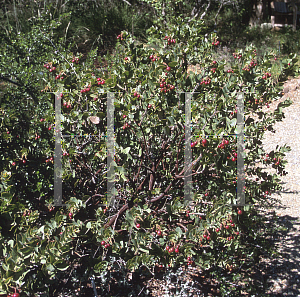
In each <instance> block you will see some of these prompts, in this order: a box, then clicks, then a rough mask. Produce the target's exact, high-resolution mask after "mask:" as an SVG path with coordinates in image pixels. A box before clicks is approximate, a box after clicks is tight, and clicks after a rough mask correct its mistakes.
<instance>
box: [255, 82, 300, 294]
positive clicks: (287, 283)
mask: <svg viewBox="0 0 300 297" xmlns="http://www.w3.org/2000/svg"><path fill="white" fill-rule="evenodd" d="M284 93H285V95H284V96H283V98H282V100H280V101H283V100H284V99H285V98H289V99H291V100H292V101H293V104H292V105H291V106H289V107H287V108H284V109H283V112H284V114H285V119H283V121H282V122H277V123H276V124H275V125H274V130H275V131H276V132H275V133H272V132H269V131H267V132H266V133H265V135H264V139H263V147H264V149H265V151H266V152H269V151H271V150H275V149H276V145H279V146H283V145H284V144H287V145H288V146H290V147H291V151H290V152H288V153H287V154H286V160H287V161H288V164H287V165H286V169H285V171H287V172H288V174H287V175H286V176H282V177H281V176H280V179H281V180H282V183H281V184H282V187H283V189H282V190H281V191H279V192H277V193H274V194H273V195H272V197H274V198H279V199H280V201H281V203H282V205H278V206H276V207H274V210H275V212H276V214H277V215H278V222H279V224H280V225H281V226H283V227H284V228H285V229H286V230H283V231H281V232H280V234H277V238H276V240H275V244H276V245H277V246H278V247H279V255H277V256H274V258H272V259H264V258H262V262H261V264H260V265H261V267H260V271H261V274H262V278H263V280H264V283H265V284H266V285H267V284H268V285H267V287H269V285H270V288H269V290H268V291H267V292H266V293H267V296H300V78H298V79H293V80H290V81H288V82H287V83H286V84H285V87H284ZM278 103H279V102H278V101H277V102H273V103H272V104H271V105H270V108H269V110H270V111H273V110H274V109H275V108H276V107H277V105H278ZM263 110H264V111H265V110H267V108H264V109H263ZM267 171H268V172H269V173H271V172H272V173H274V172H275V171H274V170H273V169H268V170H267Z"/></svg>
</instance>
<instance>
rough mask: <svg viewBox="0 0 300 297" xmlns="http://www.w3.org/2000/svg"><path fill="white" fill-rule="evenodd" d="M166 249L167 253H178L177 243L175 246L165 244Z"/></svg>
mask: <svg viewBox="0 0 300 297" xmlns="http://www.w3.org/2000/svg"><path fill="white" fill-rule="evenodd" d="M166 251H167V252H168V253H169V254H172V253H173V252H175V253H176V254H178V253H179V245H177V246H176V247H170V246H168V245H167V246H166Z"/></svg>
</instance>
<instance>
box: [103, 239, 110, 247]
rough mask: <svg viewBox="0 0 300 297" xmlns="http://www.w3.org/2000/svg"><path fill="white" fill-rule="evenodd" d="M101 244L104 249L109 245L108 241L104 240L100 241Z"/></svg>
mask: <svg viewBox="0 0 300 297" xmlns="http://www.w3.org/2000/svg"><path fill="white" fill-rule="evenodd" d="M101 245H102V246H103V247H105V248H106V249H107V248H109V247H110V244H109V243H108V242H105V241H104V240H102V241H101Z"/></svg>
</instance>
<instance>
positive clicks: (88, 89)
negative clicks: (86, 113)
mask: <svg viewBox="0 0 300 297" xmlns="http://www.w3.org/2000/svg"><path fill="white" fill-rule="evenodd" d="M90 90H91V85H88V87H87V88H84V89H82V90H80V93H88V92H89V91H90Z"/></svg>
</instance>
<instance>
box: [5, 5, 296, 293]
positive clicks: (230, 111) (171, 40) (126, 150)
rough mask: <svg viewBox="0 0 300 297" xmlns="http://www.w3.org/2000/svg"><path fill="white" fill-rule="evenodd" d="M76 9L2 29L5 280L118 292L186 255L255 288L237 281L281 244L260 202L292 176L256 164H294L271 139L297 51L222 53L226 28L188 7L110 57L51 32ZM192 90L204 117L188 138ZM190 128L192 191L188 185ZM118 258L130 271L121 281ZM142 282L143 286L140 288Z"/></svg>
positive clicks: (184, 260) (28, 287)
mask: <svg viewBox="0 0 300 297" xmlns="http://www.w3.org/2000/svg"><path fill="white" fill-rule="evenodd" d="M175 2H176V1H175ZM175 2H174V3H175ZM179 2H180V1H179ZM47 15H48V17H47ZM68 17H69V15H68V14H65V15H62V16H61V19H60V20H59V21H57V20H51V18H52V17H51V18H50V17H49V14H45V15H43V16H42V17H41V18H37V19H36V20H34V24H33V26H32V28H31V30H30V32H26V34H22V33H19V34H16V33H14V32H13V31H12V32H11V33H10V34H7V33H6V32H2V33H1V39H2V40H1V41H2V44H3V43H4V44H5V46H2V47H1V56H0V58H1V60H0V67H1V79H2V81H3V83H2V85H1V117H0V120H1V123H0V129H1V138H0V144H1V151H2V152H3V153H2V155H1V174H2V175H1V205H0V210H1V212H0V224H1V236H0V242H1V245H2V251H1V254H0V258H1V261H2V264H1V267H0V271H1V272H0V273H1V280H0V290H1V293H9V292H12V291H13V288H16V289H17V290H18V291H20V292H21V291H22V294H24V296H28V295H29V294H39V293H47V294H49V295H50V296H58V294H59V293H60V292H62V290H63V286H62V285H64V287H65V289H64V290H66V291H65V293H66V292H68V293H69V294H74V293H75V291H76V290H78V288H80V289H81V291H82V290H84V287H86V285H87V283H89V282H90V279H91V277H92V278H93V279H95V282H96V284H97V286H98V294H100V295H101V296H110V294H117V288H118V287H120V288H123V290H124V288H126V290H129V289H128V287H130V282H129V281H127V280H126V272H127V271H134V272H135V273H136V274H138V275H140V274H143V273H144V274H147V273H148V274H152V275H154V276H155V275H157V274H158V273H161V272H163V273H168V271H169V270H170V269H174V271H179V269H180V268H181V267H184V266H197V267H199V268H201V269H202V270H207V271H209V272H211V273H212V274H213V275H214V277H216V278H217V279H218V280H219V281H220V285H219V286H218V289H219V292H220V294H222V295H224V296H225V295H226V296H229V294H231V295H240V294H241V293H242V292H248V293H253V292H256V290H257V288H255V287H252V286H248V287H247V286H242V285H240V283H239V282H240V281H243V279H242V274H241V271H242V267H243V266H247V265H251V263H253V261H256V260H257V259H258V256H259V254H260V253H261V252H262V251H267V252H268V251H270V252H271V246H270V245H269V242H268V241H267V240H266V237H265V236H266V234H262V233H260V227H261V226H260V224H263V223H262V222H261V218H259V216H258V215H257V213H258V207H261V206H265V207H268V206H270V204H271V203H272V202H273V200H272V199H271V198H270V194H271V193H272V192H274V191H277V190H278V189H280V185H279V177H278V176H277V175H273V176H270V175H268V174H266V173H265V172H263V171H262V170H261V169H260V168H258V167H256V166H255V164H256V163H257V162H259V161H262V162H263V163H264V164H267V165H271V166H272V167H273V168H275V169H276V170H277V173H278V174H279V175H282V174H285V171H284V167H285V164H286V161H285V160H284V156H285V153H286V152H287V151H288V150H289V148H288V147H278V148H277V149H276V151H271V152H264V150H263V148H262V143H261V139H262V137H263V133H264V131H266V130H267V129H269V130H272V126H273V124H274V123H275V122H276V121H280V120H282V118H283V117H284V115H283V112H282V108H284V107H286V106H289V105H290V104H291V101H289V100H286V101H285V102H284V103H281V104H280V105H279V107H278V108H277V109H276V110H275V112H274V113H271V114H267V113H264V112H262V111H261V107H262V106H263V105H267V104H268V103H270V102H271V101H273V100H276V99H278V98H280V97H281V95H282V93H281V84H280V82H282V81H284V80H285V79H286V78H287V76H288V75H292V74H293V73H294V70H295V63H296V62H297V59H296V58H295V56H294V55H292V54H291V55H290V56H289V57H288V58H286V59H285V60H283V61H278V60H276V56H275V55H274V53H269V54H268V55H265V56H263V57H257V55H256V49H255V48H254V47H253V46H249V47H247V48H246V49H245V50H237V51H236V52H235V53H234V59H233V62H232V64H229V63H228V61H225V60H220V59H217V58H216V54H215V51H216V49H217V48H218V46H219V42H218V37H217V36H216V35H215V34H214V33H213V34H206V35H205V34H204V32H205V30H206V29H205V27H204V24H203V22H202V21H199V20H197V19H196V18H195V19H193V20H189V19H186V18H184V17H180V16H178V15H177V16H176V21H175V19H170V20H168V26H167V27H168V28H167V29H166V28H165V27H164V26H163V27H159V26H152V27H151V28H150V29H149V30H148V31H147V41H146V42H143V43H142V42H140V41H138V40H137V39H136V38H134V36H132V35H131V34H130V33H129V32H127V31H122V32H121V33H120V34H119V35H118V36H116V40H117V45H116V48H115V51H114V52H113V53H112V54H107V55H106V56H105V63H104V62H102V61H101V60H100V59H99V58H98V57H97V49H95V50H93V51H91V52H89V54H88V56H83V55H82V54H78V53H73V52H70V51H69V50H67V49H65V48H64V46H62V45H63V44H64V43H63V40H61V39H59V38H57V39H55V38H52V35H53V34H54V32H55V30H59V27H60V25H61V24H62V23H63V19H64V18H68ZM49 18H50V21H47V20H49ZM276 63H278V64H279V63H280V66H281V68H280V75H279V76H278V77H277V79H276V80H275V79H273V76H272V69H273V67H274V65H275V64H276ZM7 65H9V67H8V66H7ZM99 65H100V66H99ZM191 69H193V71H191ZM239 93H242V94H243V96H244V98H245V100H244V102H245V107H244V108H245V136H246V137H245V148H246V150H247V154H246V155H245V159H244V162H245V173H246V181H245V182H246V188H245V197H246V206H232V204H236V171H237V169H236V158H237V151H236V138H235V136H233V135H235V134H236V131H237V130H236V101H237V96H238V94H239ZM187 95H190V96H191V121H192V127H193V129H192V137H191V139H188V140H187V141H186V140H185V125H186V123H185V120H186V119H185V104H186V96H187ZM108 96H113V97H114V126H115V130H114V133H115V140H114V143H115V156H114V161H113V165H114V168H115V172H116V180H115V186H116V197H115V203H110V204H109V203H108V201H107V195H106V194H107V193H106V192H107V187H106V185H107V177H106V173H107V171H108V168H107V159H108V154H107V149H106V147H107V141H106V138H105V135H106V133H107V126H106V125H107V114H108V112H110V111H108V110H107V101H108ZM57 97H58V98H59V99H60V100H61V102H62V116H61V123H62V125H61V129H62V133H63V134H64V135H68V136H70V137H64V138H63V141H62V151H63V157H62V163H63V203H64V204H66V205H65V206H63V207H59V206H56V205H54V201H53V193H54V170H53V169H54V163H53V161H54V138H53V136H54V122H55V100H57V99H55V98H57ZM254 114H257V115H258V116H259V119H258V120H254V118H253V116H252V115H254ZM91 116H92V117H93V118H91ZM72 134H73V137H72ZM186 142H188V146H190V148H189V149H190V150H192V156H193V160H192V161H193V167H192V175H193V185H194V186H193V199H192V200H193V203H187V201H186V199H185V187H184V179H183V177H184V173H185V171H186V169H185V167H184V161H185V160H184V156H185V150H186V149H187V148H186V146H185V143H186ZM266 154H267V155H266ZM228 267H229V268H228ZM228 270H230V272H233V274H231V273H230V274H228V273H227V272H228ZM113 273H116V274H117V275H118V277H119V278H120V279H119V280H118V281H116V282H115V283H114V279H113V278H112V277H111V276H112V275H113ZM114 276H115V275H114ZM232 283H235V284H236V285H235V286H233V287H232V286H231V284H232ZM110 284H111V285H112V288H111V290H110V292H109V288H110ZM141 289H142V288H141V287H138V286H137V287H133V288H130V290H131V294H133V295H134V294H137V293H138V292H140V291H141ZM68 290H69V291H68ZM130 290H129V291H130ZM26 294H27V295H26ZM126 294H128V295H129V294H130V292H128V293H126ZM129 296H130V295H129Z"/></svg>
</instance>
